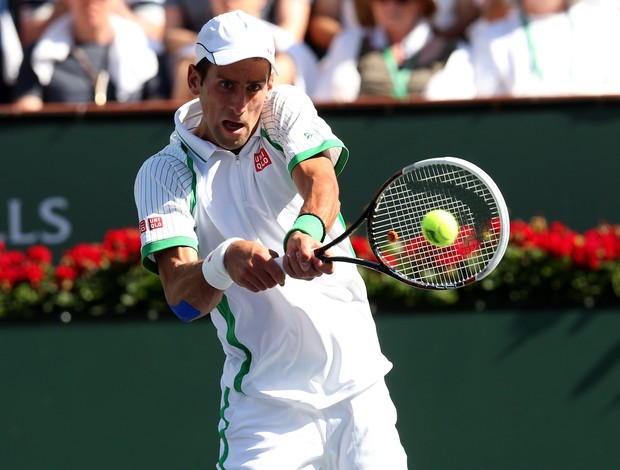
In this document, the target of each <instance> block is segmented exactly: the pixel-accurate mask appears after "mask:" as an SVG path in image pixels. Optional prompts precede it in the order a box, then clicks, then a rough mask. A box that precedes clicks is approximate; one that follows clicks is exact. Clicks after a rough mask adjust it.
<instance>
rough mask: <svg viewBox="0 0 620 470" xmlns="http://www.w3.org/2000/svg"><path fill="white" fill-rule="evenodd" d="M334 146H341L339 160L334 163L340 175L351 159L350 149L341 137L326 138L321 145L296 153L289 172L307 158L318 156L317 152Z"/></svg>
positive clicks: (335, 169) (289, 165)
mask: <svg viewBox="0 0 620 470" xmlns="http://www.w3.org/2000/svg"><path fill="white" fill-rule="evenodd" d="M334 147H340V148H341V152H340V156H339V157H338V161H337V162H336V165H334V171H335V172H336V176H337V175H339V174H340V173H341V172H342V170H343V168H344V166H345V165H346V164H347V160H348V159H349V149H348V148H346V147H345V145H344V143H343V142H342V141H341V140H339V139H332V140H326V141H325V142H323V144H322V145H320V146H319V147H315V148H312V149H309V150H306V151H305V152H301V153H300V154H299V155H296V156H295V158H293V159H292V160H291V161H290V163H289V164H288V171H289V173H292V172H293V168H295V167H296V166H297V165H299V164H300V163H301V162H303V161H304V160H307V159H309V158H312V157H316V156H317V154H319V153H321V152H323V151H325V150H329V149H331V148H334Z"/></svg>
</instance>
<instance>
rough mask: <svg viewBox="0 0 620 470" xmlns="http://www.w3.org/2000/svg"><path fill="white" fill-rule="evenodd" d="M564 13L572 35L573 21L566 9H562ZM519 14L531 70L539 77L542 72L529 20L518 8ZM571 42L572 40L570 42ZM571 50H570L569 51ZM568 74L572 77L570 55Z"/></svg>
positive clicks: (541, 76)
mask: <svg viewBox="0 0 620 470" xmlns="http://www.w3.org/2000/svg"><path fill="white" fill-rule="evenodd" d="M564 14H565V15H566V18H567V19H568V25H569V29H570V35H571V36H572V35H573V21H572V19H571V17H570V15H569V14H568V11H566V10H565V11H564ZM519 16H520V17H521V24H522V25H523V30H524V31H525V37H526V38H527V48H528V51H529V53H530V65H531V67H532V70H533V71H534V73H535V74H536V76H537V77H538V78H540V79H542V78H543V73H542V70H541V68H540V64H539V63H538V58H537V56H536V46H535V44H534V36H533V35H532V28H531V27H530V20H529V19H528V17H527V15H526V14H525V12H524V11H523V10H522V9H520V11H519ZM571 44H572V42H571ZM572 52H573V51H572V50H571V53H572ZM568 76H569V77H572V76H573V61H572V57H571V61H570V62H569V64H568Z"/></svg>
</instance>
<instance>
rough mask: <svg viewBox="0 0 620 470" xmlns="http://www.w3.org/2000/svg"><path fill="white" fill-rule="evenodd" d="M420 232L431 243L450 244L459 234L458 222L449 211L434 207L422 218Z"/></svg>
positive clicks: (441, 245) (438, 244)
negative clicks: (434, 208)
mask: <svg viewBox="0 0 620 470" xmlns="http://www.w3.org/2000/svg"><path fill="white" fill-rule="evenodd" d="M422 233H423V234H424V238H426V239H427V240H428V241H429V243H432V244H433V245H436V246H440V247H444V246H448V245H452V243H454V240H456V237H457V236H458V234H459V223H458V222H457V221H456V218H455V217H454V216H453V215H452V214H450V212H448V211H444V210H441V209H436V210H433V211H430V212H428V213H427V214H426V215H425V216H424V219H422Z"/></svg>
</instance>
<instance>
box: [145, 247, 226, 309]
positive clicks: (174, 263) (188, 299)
mask: <svg viewBox="0 0 620 470" xmlns="http://www.w3.org/2000/svg"><path fill="white" fill-rule="evenodd" d="M155 260H156V262H157V267H158V269H159V277H160V280H161V284H162V286H163V288H164V294H165V296H166V301H167V303H168V305H169V306H170V308H171V309H172V311H173V312H174V313H175V314H176V315H177V316H178V317H179V318H181V319H182V320H183V321H193V320H196V319H198V318H201V317H204V316H205V315H207V314H208V313H209V312H211V310H213V309H214V308H215V307H216V305H217V304H218V303H219V302H220V300H222V295H223V294H224V291H222V290H219V289H216V288H215V287H213V286H211V285H209V284H208V283H207V282H206V280H205V278H204V275H203V272H202V261H200V260H199V259H198V254H197V253H196V251H195V250H194V249H193V248H190V247H186V246H179V247H174V248H168V249H166V250H162V251H159V252H157V253H155Z"/></svg>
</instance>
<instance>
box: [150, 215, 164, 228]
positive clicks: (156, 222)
mask: <svg viewBox="0 0 620 470" xmlns="http://www.w3.org/2000/svg"><path fill="white" fill-rule="evenodd" d="M147 221H148V223H149V230H155V229H158V228H164V220H163V219H162V218H161V217H149V218H148V219H147Z"/></svg>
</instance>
